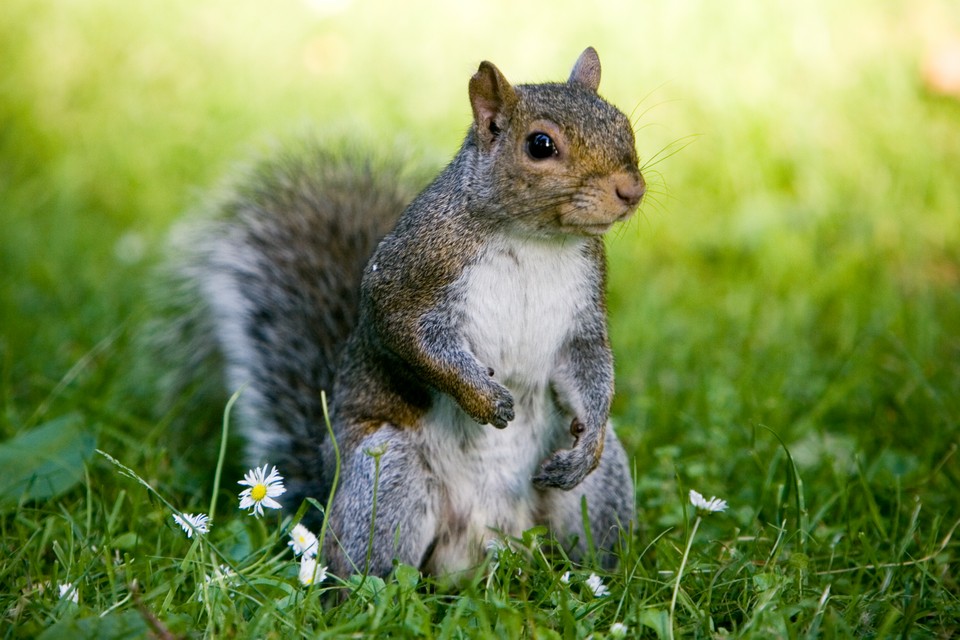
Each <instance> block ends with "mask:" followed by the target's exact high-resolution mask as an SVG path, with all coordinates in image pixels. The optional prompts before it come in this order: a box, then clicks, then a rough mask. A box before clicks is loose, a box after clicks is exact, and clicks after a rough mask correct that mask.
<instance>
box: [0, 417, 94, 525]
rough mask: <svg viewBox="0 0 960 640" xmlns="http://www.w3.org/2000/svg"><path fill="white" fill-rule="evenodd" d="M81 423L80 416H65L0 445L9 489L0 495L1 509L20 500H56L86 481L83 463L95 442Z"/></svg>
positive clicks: (90, 454)
mask: <svg viewBox="0 0 960 640" xmlns="http://www.w3.org/2000/svg"><path fill="white" fill-rule="evenodd" d="M80 424H81V420H80V416H78V415H75V414H71V415H66V416H63V417H60V418H57V419H55V420H51V421H50V422H47V423H46V424H43V425H41V426H39V427H37V428H36V429H32V430H30V431H27V432H25V433H20V434H17V435H16V436H14V437H13V438H10V439H9V440H7V441H6V442H4V443H2V444H0V469H3V470H4V476H5V484H6V487H7V488H6V490H5V491H4V492H3V493H2V494H0V510H2V511H7V510H9V509H11V508H13V507H15V506H16V505H17V504H18V503H19V502H20V501H21V500H46V499H49V498H53V497H56V496H58V495H60V494H62V493H64V492H66V491H68V490H70V489H71V488H72V487H73V486H74V485H76V484H77V483H79V482H80V481H81V480H82V479H83V464H84V462H86V461H87V460H89V459H90V456H92V455H93V451H94V448H95V446H96V442H95V441H94V438H93V436H92V435H91V434H89V433H87V432H85V431H84V430H83V429H82V427H81V426H80Z"/></svg>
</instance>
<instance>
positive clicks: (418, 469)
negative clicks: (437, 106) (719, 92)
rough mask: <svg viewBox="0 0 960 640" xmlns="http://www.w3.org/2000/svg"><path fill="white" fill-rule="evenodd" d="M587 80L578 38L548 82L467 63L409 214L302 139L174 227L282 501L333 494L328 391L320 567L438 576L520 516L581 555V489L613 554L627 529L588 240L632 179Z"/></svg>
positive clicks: (389, 181)
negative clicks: (454, 148) (444, 142)
mask: <svg viewBox="0 0 960 640" xmlns="http://www.w3.org/2000/svg"><path fill="white" fill-rule="evenodd" d="M599 82H600V61H599V58H598V56H597V53H596V51H595V50H594V49H593V48H588V49H586V50H585V51H584V52H583V53H582V54H581V56H580V57H579V59H578V60H577V62H576V64H575V65H574V67H573V70H572V72H571V74H570V77H569V79H568V81H567V82H563V83H545V84H529V85H517V86H511V85H510V84H509V83H508V82H507V80H506V79H505V78H504V76H503V75H502V74H501V73H500V71H499V70H498V69H497V68H496V67H495V66H494V65H493V64H491V63H489V62H483V63H481V64H480V66H479V69H478V71H477V72H476V74H475V75H474V76H473V77H472V78H471V79H470V83H469V98H470V104H471V107H472V111H473V123H472V125H471V127H470V129H469V131H468V133H467V135H466V138H465V140H464V141H463V144H462V146H461V147H460V150H459V151H458V153H457V154H456V156H455V157H454V158H453V160H452V161H451V162H450V164H449V165H448V166H447V167H446V168H445V169H444V170H443V171H442V172H441V173H440V174H439V175H438V176H437V177H436V178H435V179H434V180H433V182H432V183H430V184H429V186H427V187H426V188H425V189H424V190H423V191H422V192H421V193H420V194H419V195H418V196H416V198H415V199H414V200H413V201H412V202H410V204H409V205H407V206H406V207H404V204H405V203H406V200H407V194H406V193H405V191H404V188H403V186H402V185H403V180H402V179H400V177H399V176H400V172H399V170H398V169H397V168H396V167H394V166H389V165H383V166H375V165H372V164H369V163H365V162H364V161H357V160H356V159H355V158H351V157H349V154H340V153H337V152H323V151H319V152H317V153H315V154H313V155H312V156H311V157H310V158H309V159H302V158H301V159H297V158H293V159H290V158H288V159H284V160H281V161H277V162H273V163H266V164H265V165H264V166H262V167H261V168H260V170H259V171H258V173H257V175H256V176H255V177H254V178H253V179H252V180H251V181H250V182H248V183H246V184H243V185H241V186H240V187H238V188H237V190H236V191H235V192H233V193H232V194H231V195H230V196H228V197H227V198H226V199H225V200H223V201H222V202H221V203H220V205H218V208H219V212H218V213H219V215H218V216H217V218H216V219H215V220H214V221H213V222H212V223H211V224H210V225H209V227H208V228H206V229H204V230H203V231H202V232H200V233H198V234H196V235H195V236H194V237H193V238H192V239H191V240H190V242H191V245H192V257H191V258H190V259H189V261H188V262H187V264H186V265H185V266H184V273H185V275H186V276H187V278H188V279H189V280H190V281H191V282H192V283H193V285H194V286H195V287H196V289H197V291H198V292H199V294H200V297H201V298H202V303H203V305H205V306H204V310H205V313H207V315H208V317H207V320H206V321H207V322H208V323H209V326H210V328H211V331H212V333H213V334H214V335H215V338H216V341H217V343H218V346H219V350H220V351H221V353H222V355H223V359H224V362H225V368H226V379H227V383H228V386H229V388H230V389H231V390H233V389H236V388H238V387H240V386H241V385H247V387H246V389H245V391H244V392H243V393H242V394H241V396H240V400H239V403H238V407H239V410H240V411H239V412H240V416H239V417H240V421H241V424H242V426H243V432H244V434H245V437H246V440H247V450H248V456H249V457H250V458H251V461H252V462H254V463H262V462H265V461H270V462H275V463H276V464H277V465H278V467H279V468H280V470H281V472H282V473H283V474H284V476H285V478H286V479H287V484H288V488H289V489H290V491H289V492H288V497H290V498H291V499H292V500H293V501H296V500H299V499H301V498H303V497H304V496H312V497H314V498H316V499H318V500H320V501H324V500H326V498H327V494H328V492H329V491H330V487H331V483H332V479H333V473H334V469H335V466H336V463H335V458H334V447H333V443H332V442H331V441H330V438H329V437H327V436H326V428H325V426H324V419H323V409H322V405H321V399H320V398H321V391H327V393H328V394H330V398H331V408H330V415H331V421H332V426H333V432H334V435H335V437H336V441H337V444H338V445H339V451H340V453H341V456H342V458H341V467H340V483H339V486H338V487H337V489H336V493H335V495H334V500H333V504H332V510H331V512H330V513H329V514H327V518H328V525H329V532H330V535H328V536H327V539H326V544H325V548H324V550H323V553H324V555H325V557H326V560H327V562H329V564H330V569H331V570H332V571H333V572H334V573H337V574H340V575H347V574H349V573H353V572H357V571H361V570H364V569H368V570H369V571H370V572H371V573H373V574H379V575H385V574H387V573H389V572H390V571H391V569H392V567H393V562H394V561H395V560H399V561H401V562H403V563H406V564H409V565H413V566H416V567H419V568H421V569H422V570H424V571H425V572H428V573H432V574H438V575H447V574H457V573H458V572H461V571H464V570H467V569H469V568H470V567H472V566H474V565H476V564H478V563H479V562H480V561H481V560H482V558H483V556H484V553H485V549H486V548H487V545H489V544H490V543H491V542H490V541H491V540H493V539H494V538H497V537H499V536H519V535H520V534H521V533H522V532H523V531H524V530H527V529H528V528H530V527H533V526H535V525H541V524H542V525H546V526H547V527H548V528H549V529H550V530H551V532H552V533H553V534H554V535H555V536H556V538H557V539H558V540H559V541H561V542H563V543H567V542H575V544H574V546H573V547H572V548H571V549H570V551H571V553H572V554H573V555H574V557H579V556H581V555H582V554H583V553H584V551H585V548H586V538H587V536H586V535H585V533H586V532H585V531H584V520H583V515H582V506H581V505H582V502H583V500H584V499H585V502H586V505H587V514H588V516H589V524H590V528H591V532H592V536H593V541H594V542H595V543H596V544H597V546H598V547H599V548H600V549H601V550H602V551H603V552H604V554H605V556H604V557H605V558H607V559H608V560H611V559H612V558H613V556H612V550H613V548H614V546H615V544H616V543H617V541H618V535H619V532H620V530H621V528H628V527H629V526H630V524H631V523H632V522H633V520H634V494H633V483H632V480H631V477H630V473H629V469H628V465H627V460H626V456H625V454H624V451H623V447H622V446H621V444H620V442H619V441H618V439H617V438H616V436H615V435H614V433H613V431H612V430H611V429H609V428H607V425H608V414H609V410H610V402H611V398H612V395H613V362H612V354H611V350H610V346H609V342H608V338H607V320H606V306H605V279H606V264H605V263H606V257H605V249H604V246H603V242H602V235H603V233H604V232H606V231H607V230H608V229H609V228H610V227H611V226H612V225H613V224H614V223H615V222H618V221H621V220H625V219H627V218H628V217H629V216H630V215H631V214H632V213H633V212H634V211H635V209H636V208H637V206H638V204H639V202H640V200H641V198H642V197H643V195H644V190H645V185H644V181H643V178H642V176H641V174H640V170H639V167H638V158H637V153H636V150H635V141H634V134H633V129H632V126H631V123H630V121H629V120H628V118H627V117H626V116H625V115H624V114H623V113H622V112H621V111H619V110H618V109H616V108H615V107H613V106H612V105H610V104H609V103H607V102H606V101H604V100H603V99H602V98H601V97H600V96H599V95H598V94H597V88H598V85H599ZM378 464H379V468H377V465H378ZM375 490H376V496H377V498H376V505H375V506H374V501H373V496H374V491H375ZM371 524H372V525H373V527H374V530H373V532H372V534H371V529H370V527H371ZM371 535H372V537H371ZM371 540H372V547H371V551H372V552H371V556H370V558H369V565H367V564H366V563H367V552H368V546H369V545H370V542H371Z"/></svg>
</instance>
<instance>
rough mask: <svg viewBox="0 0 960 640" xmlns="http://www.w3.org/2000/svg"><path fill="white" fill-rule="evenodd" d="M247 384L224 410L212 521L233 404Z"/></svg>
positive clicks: (210, 512)
mask: <svg viewBox="0 0 960 640" xmlns="http://www.w3.org/2000/svg"><path fill="white" fill-rule="evenodd" d="M246 386H247V385H246V384H244V385H243V386H242V387H240V388H239V389H237V391H236V393H234V394H233V395H232V396H230V399H229V400H228V401H227V406H226V407H225V408H224V410H223V428H222V429H221V431H220V455H219V456H218V457H217V471H216V472H215V473H214V474H213V495H211V496H210V511H209V517H210V522H213V519H214V517H215V515H216V513H215V512H216V510H217V494H218V493H220V477H221V476H222V475H223V461H224V459H225V458H226V457H227V436H228V435H229V433H230V411H231V410H232V409H233V405H234V404H235V403H236V402H237V398H239V397H240V394H241V393H243V390H244V389H245V388H246Z"/></svg>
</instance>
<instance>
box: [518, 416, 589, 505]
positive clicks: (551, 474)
mask: <svg viewBox="0 0 960 640" xmlns="http://www.w3.org/2000/svg"><path fill="white" fill-rule="evenodd" d="M570 433H571V435H573V436H574V437H575V438H576V442H575V443H574V445H573V448H571V449H560V450H559V451H554V452H553V454H552V455H551V456H550V457H549V458H547V459H546V460H544V461H543V464H541V465H540V469H539V470H538V471H537V474H536V475H535V476H533V484H534V486H535V487H537V488H538V489H548V488H555V489H563V490H564V491H569V490H570V489H573V488H574V487H576V486H577V485H578V484H580V483H581V482H583V479H584V478H586V477H587V476H588V475H589V474H590V472H591V471H593V470H594V469H596V468H597V465H598V464H600V454H601V453H603V429H602V428H601V429H599V430H598V431H597V432H590V431H588V429H587V427H586V426H585V425H584V424H583V423H582V422H580V420H578V419H577V418H574V419H573V422H572V423H571V424H570ZM595 433H598V434H599V436H600V437H599V438H598V437H581V436H584V435H595Z"/></svg>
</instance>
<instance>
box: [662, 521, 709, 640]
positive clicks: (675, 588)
mask: <svg viewBox="0 0 960 640" xmlns="http://www.w3.org/2000/svg"><path fill="white" fill-rule="evenodd" d="M702 519H703V518H701V517H700V516H699V515H698V516H697V519H696V521H695V522H694V523H693V529H691V530H690V538H688V539H687V548H686V549H684V550H683V559H682V560H680V568H679V569H678V570H677V580H676V582H674V584H673V597H672V598H671V599H670V626H669V627H668V636H667V637H668V638H669V639H670V640H673V627H674V610H675V609H676V608H677V594H678V593H680V578H681V577H683V569H684V568H685V567H686V566H687V558H689V557H690V547H692V546H693V538H694V536H696V535H697V529H698V528H699V527H700V520H702Z"/></svg>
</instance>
